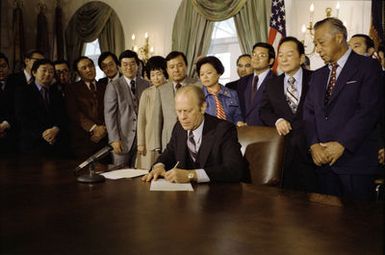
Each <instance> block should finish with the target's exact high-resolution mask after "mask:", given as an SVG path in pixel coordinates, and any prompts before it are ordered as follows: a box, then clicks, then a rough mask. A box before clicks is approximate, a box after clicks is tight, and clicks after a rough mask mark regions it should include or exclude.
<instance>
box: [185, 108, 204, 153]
mask: <svg viewBox="0 0 385 255" xmlns="http://www.w3.org/2000/svg"><path fill="white" fill-rule="evenodd" d="M204 123H205V117H204V115H203V120H202V123H201V124H200V125H199V126H198V127H197V128H196V129H194V130H192V132H193V135H194V141H195V146H196V149H197V151H198V150H199V148H200V146H201V143H202V133H203V126H204ZM189 132H190V130H189ZM187 136H188V134H187ZM187 139H188V138H187Z"/></svg>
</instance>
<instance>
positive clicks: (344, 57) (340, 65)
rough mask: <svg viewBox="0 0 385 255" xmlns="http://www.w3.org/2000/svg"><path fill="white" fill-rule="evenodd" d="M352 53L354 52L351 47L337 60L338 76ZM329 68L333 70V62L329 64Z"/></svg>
mask: <svg viewBox="0 0 385 255" xmlns="http://www.w3.org/2000/svg"><path fill="white" fill-rule="evenodd" d="M350 53H352V49H351V48H350V47H349V48H348V50H347V51H346V52H345V54H344V55H342V57H340V59H338V60H337V64H338V68H337V77H338V75H339V74H340V72H341V70H342V68H344V66H345V64H346V61H348V58H349V56H350ZM328 66H329V69H330V70H332V64H329V65H328Z"/></svg>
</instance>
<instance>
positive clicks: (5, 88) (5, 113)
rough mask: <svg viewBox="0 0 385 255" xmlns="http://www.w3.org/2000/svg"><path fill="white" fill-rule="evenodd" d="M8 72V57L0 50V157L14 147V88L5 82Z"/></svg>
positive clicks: (10, 151)
mask: <svg viewBox="0 0 385 255" xmlns="http://www.w3.org/2000/svg"><path fill="white" fill-rule="evenodd" d="M9 74H10V68H9V62H8V58H7V56H6V55H5V54H3V53H1V52H0V157H1V156H2V155H4V154H5V153H12V152H14V151H15V150H14V149H15V147H16V144H15V143H16V140H15V126H16V124H15V116H14V100H13V99H14V88H13V86H10V85H9V83H8V82H7V80H8V79H7V78H8V75H9Z"/></svg>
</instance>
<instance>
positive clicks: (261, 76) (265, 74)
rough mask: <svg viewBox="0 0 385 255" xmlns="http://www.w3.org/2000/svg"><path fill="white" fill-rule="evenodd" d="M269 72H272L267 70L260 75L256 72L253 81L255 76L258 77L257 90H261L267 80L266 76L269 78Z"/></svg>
mask: <svg viewBox="0 0 385 255" xmlns="http://www.w3.org/2000/svg"><path fill="white" fill-rule="evenodd" d="M269 72H270V68H269V69H267V70H265V71H263V72H262V73H260V74H256V73H255V72H254V76H253V79H254V77H255V76H258V84H257V89H259V87H260V86H261V84H262V82H263V81H264V80H265V78H266V76H267V74H268V73H269Z"/></svg>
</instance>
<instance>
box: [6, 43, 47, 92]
mask: <svg viewBox="0 0 385 255" xmlns="http://www.w3.org/2000/svg"><path fill="white" fill-rule="evenodd" d="M43 58H44V53H43V52H42V51H40V50H36V49H32V50H29V51H27V52H26V53H25V54H24V63H23V64H24V69H23V70H22V71H21V72H18V73H14V74H11V75H10V76H9V78H8V83H9V84H10V86H13V87H15V88H16V87H23V86H25V85H28V84H32V82H33V77H32V73H31V69H32V66H33V63H35V61H36V60H38V59H43Z"/></svg>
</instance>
